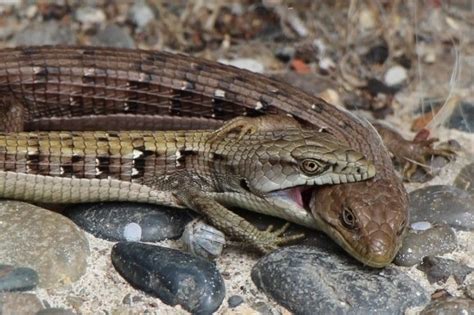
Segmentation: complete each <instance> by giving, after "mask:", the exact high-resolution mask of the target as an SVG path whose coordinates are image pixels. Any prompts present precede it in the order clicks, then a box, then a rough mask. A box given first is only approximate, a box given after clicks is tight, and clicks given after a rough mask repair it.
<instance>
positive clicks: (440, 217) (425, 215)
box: [409, 185, 474, 231]
mask: <svg viewBox="0 0 474 315" xmlns="http://www.w3.org/2000/svg"><path fill="white" fill-rule="evenodd" d="M473 205H474V196H473V195H471V194H469V193H468V192H466V191H464V190H461V189H459V188H456V187H452V186H445V185H435V186H428V187H424V188H421V189H417V190H415V191H412V192H411V193H410V205H409V211H410V216H411V219H410V220H411V222H417V221H428V222H431V223H446V224H448V225H450V226H451V227H454V228H456V229H460V230H467V231H474V206H473Z"/></svg>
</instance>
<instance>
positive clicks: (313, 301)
mask: <svg viewBox="0 0 474 315" xmlns="http://www.w3.org/2000/svg"><path fill="white" fill-rule="evenodd" d="M251 276H252V280H253V282H254V283H255V284H256V285H257V287H258V288H259V289H260V290H262V291H264V292H265V293H266V294H268V295H269V296H271V297H272V298H273V299H275V300H276V301H277V302H278V303H279V304H281V305H283V306H284V307H286V308H287V309H289V310H290V311H291V312H294V313H296V314H350V313H351V312H354V310H357V313H358V314H403V313H404V311H405V310H406V309H407V308H409V307H414V306H420V305H424V304H426V303H427V302H428V300H429V297H428V294H427V292H425V290H424V289H423V288H422V287H421V286H420V285H419V284H418V283H416V282H415V281H413V280H411V278H410V277H408V276H407V275H406V274H405V273H403V272H400V271H398V270H396V269H394V268H390V267H388V268H385V269H373V268H368V267H364V266H361V265H359V264H357V263H356V262H355V260H354V259H352V258H351V257H349V256H347V255H344V254H342V255H341V254H339V252H333V251H330V250H325V249H322V248H316V247H309V246H301V245H299V246H290V247H286V248H283V249H279V250H276V251H274V252H272V253H271V254H269V255H267V256H265V257H263V258H262V259H261V260H260V261H259V262H258V263H257V264H256V265H255V266H254V268H253V269H252V275H251Z"/></svg>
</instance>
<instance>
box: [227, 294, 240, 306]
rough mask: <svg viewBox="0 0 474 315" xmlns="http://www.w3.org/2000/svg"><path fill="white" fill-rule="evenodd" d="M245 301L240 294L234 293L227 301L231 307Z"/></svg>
mask: <svg viewBox="0 0 474 315" xmlns="http://www.w3.org/2000/svg"><path fill="white" fill-rule="evenodd" d="M243 302H244V299H243V298H242V297H241V296H240V295H232V296H231V297H230V298H229V299H228V300H227V303H229V307H230V308H234V307H237V306H239V305H240V304H242V303H243Z"/></svg>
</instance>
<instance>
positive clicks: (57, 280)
mask: <svg viewBox="0 0 474 315" xmlns="http://www.w3.org/2000/svg"><path fill="white" fill-rule="evenodd" d="M0 239H1V240H2V242H0V257H2V261H3V262H4V263H7V264H11V265H14V266H26V267H30V268H32V269H34V270H35V271H36V272H37V273H38V275H39V286H40V287H44V288H57V287H60V286H63V285H67V284H70V283H72V282H74V281H76V280H77V279H79V277H81V276H82V275H83V274H84V273H85V271H86V266H87V257H88V255H89V245H88V242H87V239H86V237H85V235H84V233H83V232H82V231H81V230H79V229H78V228H77V226H76V225H75V224H74V223H73V222H71V221H70V220H69V219H68V218H66V217H64V216H62V215H60V214H58V213H55V212H52V211H48V210H45V209H43V208H39V207H37V206H34V205H31V204H28V203H24V202H18V201H7V200H2V201H0Z"/></svg>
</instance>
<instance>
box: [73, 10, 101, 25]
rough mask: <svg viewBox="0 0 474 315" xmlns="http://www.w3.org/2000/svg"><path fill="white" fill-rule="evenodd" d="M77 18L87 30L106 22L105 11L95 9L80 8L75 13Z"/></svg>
mask: <svg viewBox="0 0 474 315" xmlns="http://www.w3.org/2000/svg"><path fill="white" fill-rule="evenodd" d="M74 15H75V18H76V20H77V21H79V22H80V23H81V24H82V25H83V27H84V28H85V29H89V28H91V27H93V26H94V25H100V24H103V23H104V22H105V21H106V16H105V13H104V11H102V10H101V9H99V8H95V7H80V8H78V9H77V10H76V11H75V14H74Z"/></svg>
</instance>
